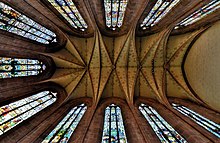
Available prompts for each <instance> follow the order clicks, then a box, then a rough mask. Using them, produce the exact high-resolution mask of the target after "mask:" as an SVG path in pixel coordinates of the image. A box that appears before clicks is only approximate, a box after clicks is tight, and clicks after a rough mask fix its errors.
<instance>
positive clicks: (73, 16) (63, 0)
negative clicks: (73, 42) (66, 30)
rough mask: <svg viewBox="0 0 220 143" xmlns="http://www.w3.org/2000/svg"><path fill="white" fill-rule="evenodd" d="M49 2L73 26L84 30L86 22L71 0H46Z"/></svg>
mask: <svg viewBox="0 0 220 143" xmlns="http://www.w3.org/2000/svg"><path fill="white" fill-rule="evenodd" d="M48 2H50V4H51V5H52V6H53V7H54V8H55V9H56V10H57V11H58V12H59V13H60V14H61V15H62V16H63V17H64V18H65V19H66V21H67V22H68V23H69V24H70V25H71V26H72V27H74V28H76V29H80V30H81V31H85V29H87V27H88V26H87V24H86V22H85V20H84V19H83V18H82V16H81V14H80V13H79V11H78V9H77V8H76V6H75V4H74V3H73V1H72V0H48Z"/></svg>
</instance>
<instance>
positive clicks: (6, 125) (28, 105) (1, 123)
mask: <svg viewBox="0 0 220 143" xmlns="http://www.w3.org/2000/svg"><path fill="white" fill-rule="evenodd" d="M56 94H57V93H53V92H50V91H43V92H40V93H38V94H34V95H32V96H30V97H27V98H24V99H21V100H18V101H16V102H13V103H10V104H8V105H5V106H2V107H0V135H1V134H4V133H5V132H7V131H8V130H10V129H12V128H13V127H15V126H17V125H18V124H20V123H21V122H23V121H24V120H26V119H28V118H30V117H31V116H33V115H34V114H36V113H38V112H40V111H41V110H43V109H44V108H46V107H48V106H49V105H51V104H53V103H54V102H55V101H56V99H57V98H56Z"/></svg>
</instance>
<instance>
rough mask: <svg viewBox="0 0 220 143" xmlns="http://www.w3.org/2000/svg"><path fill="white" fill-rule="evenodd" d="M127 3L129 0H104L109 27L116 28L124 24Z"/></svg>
mask: <svg viewBox="0 0 220 143" xmlns="http://www.w3.org/2000/svg"><path fill="white" fill-rule="evenodd" d="M127 3H128V0H104V7H105V20H106V25H107V27H109V28H111V29H112V30H116V28H117V27H118V28H120V27H121V26H122V23H123V19H124V15H125V10H126V7H127Z"/></svg>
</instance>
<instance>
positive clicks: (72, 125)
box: [42, 104, 87, 143]
mask: <svg viewBox="0 0 220 143" xmlns="http://www.w3.org/2000/svg"><path fill="white" fill-rule="evenodd" d="M86 110H87V106H86V105H85V104H81V105H79V106H76V107H74V108H73V109H72V110H70V112H69V113H68V114H67V115H66V116H65V117H64V118H63V119H62V120H61V122H60V123H59V124H58V125H57V126H56V127H55V128H54V129H53V131H52V132H50V134H49V135H48V136H47V137H46V138H45V139H44V140H43V141H42V143H49V142H61V143H67V142H68V140H69V139H70V137H71V135H72V134H73V132H74V130H75V129H76V127H77V125H78V124H79V122H80V120H81V119H82V117H83V115H84V113H85V112H86Z"/></svg>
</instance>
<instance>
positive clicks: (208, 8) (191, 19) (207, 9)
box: [175, 0, 220, 29]
mask: <svg viewBox="0 0 220 143" xmlns="http://www.w3.org/2000/svg"><path fill="white" fill-rule="evenodd" d="M219 8H220V1H219V0H213V1H211V2H210V3H208V4H207V5H205V6H203V7H202V8H200V9H198V10H196V11H195V12H193V13H192V14H190V15H189V16H188V17H186V18H185V19H183V20H182V21H181V22H179V23H178V24H177V25H176V27H175V29H178V28H181V27H186V26H188V25H191V24H193V23H195V22H197V21H199V20H201V19H202V18H204V17H206V16H207V15H209V14H211V13H213V12H214V11H216V10H217V9H219Z"/></svg>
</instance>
